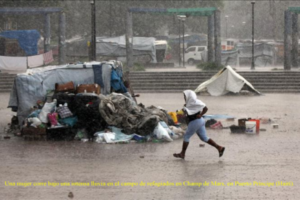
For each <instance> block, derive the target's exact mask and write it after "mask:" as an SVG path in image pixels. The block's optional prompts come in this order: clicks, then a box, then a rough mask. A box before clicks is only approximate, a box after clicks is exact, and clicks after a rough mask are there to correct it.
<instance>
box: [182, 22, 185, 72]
mask: <svg viewBox="0 0 300 200" xmlns="http://www.w3.org/2000/svg"><path fill="white" fill-rule="evenodd" d="M182 32H183V33H182V45H183V47H182V55H183V61H182V63H183V67H185V60H184V54H185V48H184V21H182Z"/></svg>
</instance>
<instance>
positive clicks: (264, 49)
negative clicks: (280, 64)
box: [237, 43, 277, 66]
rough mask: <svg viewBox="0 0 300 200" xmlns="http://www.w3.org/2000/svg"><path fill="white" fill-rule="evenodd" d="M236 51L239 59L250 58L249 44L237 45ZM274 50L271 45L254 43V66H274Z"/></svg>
mask: <svg viewBox="0 0 300 200" xmlns="http://www.w3.org/2000/svg"><path fill="white" fill-rule="evenodd" d="M237 49H238V50H239V59H243V58H247V59H251V58H252V44H251V43H238V44H237ZM276 53H277V52H276V48H275V46H274V45H273V44H267V43H256V44H254V58H255V66H264V65H267V63H269V64H273V65H274V64H275V61H276Z"/></svg>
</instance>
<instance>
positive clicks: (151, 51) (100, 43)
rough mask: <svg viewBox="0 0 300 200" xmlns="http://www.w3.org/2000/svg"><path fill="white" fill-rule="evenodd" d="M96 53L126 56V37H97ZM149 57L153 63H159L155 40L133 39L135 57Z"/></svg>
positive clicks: (145, 38)
mask: <svg viewBox="0 0 300 200" xmlns="http://www.w3.org/2000/svg"><path fill="white" fill-rule="evenodd" d="M96 53H97V55H101V56H113V57H124V56H126V40H125V35H123V36H120V37H111V38H102V37H97V44H96ZM140 55H149V56H150V57H151V60H152V61H151V62H152V63H157V60H156V48H155V38H153V37H133V56H140Z"/></svg>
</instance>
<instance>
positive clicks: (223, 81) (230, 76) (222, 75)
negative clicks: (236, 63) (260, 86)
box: [195, 66, 260, 96]
mask: <svg viewBox="0 0 300 200" xmlns="http://www.w3.org/2000/svg"><path fill="white" fill-rule="evenodd" d="M245 84H246V85H247V86H248V88H249V89H250V90H251V91H253V92H255V93H257V94H260V92H259V91H257V90H256V89H255V88H254V87H253V86H252V84H251V83H249V82H248V81H247V80H246V79H245V78H244V77H242V76H241V75H239V74H238V73H236V72H235V71H234V70H233V69H232V68H231V67H230V66H227V67H224V68H223V69H222V70H220V71H219V72H218V73H217V74H215V75H214V76H213V77H212V78H211V79H209V80H207V81H205V82H203V83H201V84H200V85H199V86H198V87H197V89H196V90H195V92H196V93H199V92H203V91H206V90H207V92H208V93H209V94H211V95H212V96H221V95H224V94H227V93H228V92H233V93H238V92H240V91H241V89H242V88H243V87H244V85H245Z"/></svg>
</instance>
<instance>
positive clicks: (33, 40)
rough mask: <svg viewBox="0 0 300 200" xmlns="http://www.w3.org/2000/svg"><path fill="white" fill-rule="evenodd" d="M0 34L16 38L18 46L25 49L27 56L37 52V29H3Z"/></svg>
mask: <svg viewBox="0 0 300 200" xmlns="http://www.w3.org/2000/svg"><path fill="white" fill-rule="evenodd" d="M0 36H3V37H5V38H9V39H17V40H18V42H19V45H20V47H21V48H22V49H23V50H24V51H25V53H26V55H27V56H32V55H36V54H38V40H39V39H40V33H39V32H38V31H37V30H16V31H3V32H1V33H0Z"/></svg>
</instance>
